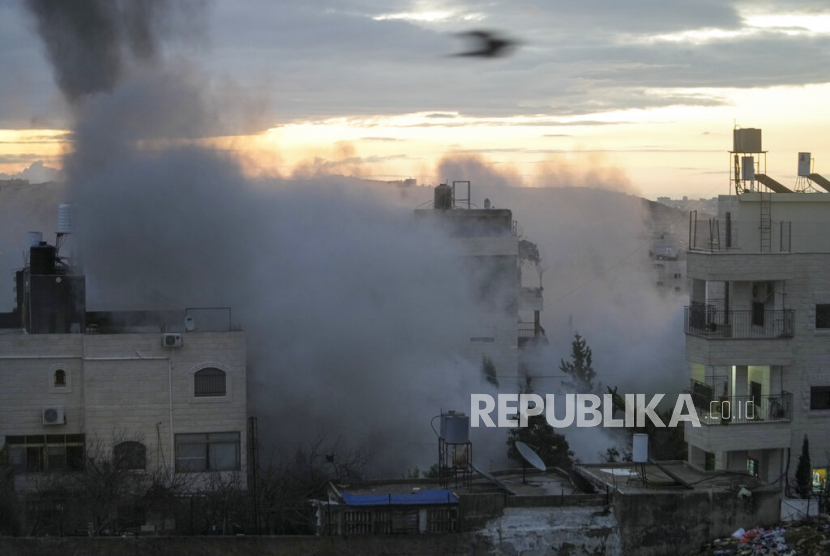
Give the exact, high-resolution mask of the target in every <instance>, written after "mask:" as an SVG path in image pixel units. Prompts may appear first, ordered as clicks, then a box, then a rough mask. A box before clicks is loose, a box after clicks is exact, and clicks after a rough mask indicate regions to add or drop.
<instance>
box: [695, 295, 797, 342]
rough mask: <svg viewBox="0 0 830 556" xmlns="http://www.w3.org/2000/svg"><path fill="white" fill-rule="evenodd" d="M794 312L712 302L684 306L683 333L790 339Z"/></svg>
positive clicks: (719, 336)
mask: <svg viewBox="0 0 830 556" xmlns="http://www.w3.org/2000/svg"><path fill="white" fill-rule="evenodd" d="M794 320H795V311H793V310H792V309H781V310H777V311H765V310H761V309H752V310H749V311H724V310H722V309H719V308H718V307H717V306H715V305H708V304H699V305H691V306H687V307H686V321H685V332H686V334H690V335H692V336H700V337H702V338H733V339H737V340H746V339H764V338H766V339H770V338H792V337H793V322H794Z"/></svg>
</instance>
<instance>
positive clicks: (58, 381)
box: [53, 369, 66, 388]
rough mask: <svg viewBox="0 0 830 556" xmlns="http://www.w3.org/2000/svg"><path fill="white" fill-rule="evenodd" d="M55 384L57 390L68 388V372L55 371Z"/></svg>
mask: <svg viewBox="0 0 830 556" xmlns="http://www.w3.org/2000/svg"><path fill="white" fill-rule="evenodd" d="M53 384H54V385H55V388H66V371H64V370H63V369H58V370H57V371H55V378H54V381H53Z"/></svg>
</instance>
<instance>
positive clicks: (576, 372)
mask: <svg viewBox="0 0 830 556" xmlns="http://www.w3.org/2000/svg"><path fill="white" fill-rule="evenodd" d="M559 370H560V371H562V372H563V373H565V374H567V375H569V376H571V377H572V379H571V381H570V384H568V385H569V386H571V387H572V388H574V389H576V391H577V392H579V393H583V394H587V393H593V392H594V391H595V389H596V386H595V384H594V378H596V376H597V374H596V372H594V366H593V353H592V352H591V348H590V347H588V342H587V341H586V340H585V339H584V338H583V337H582V336H580V335H579V332H577V333H576V335H575V336H574V341H573V342H572V343H571V361H565V360H564V359H562V360H561V363H560V364H559Z"/></svg>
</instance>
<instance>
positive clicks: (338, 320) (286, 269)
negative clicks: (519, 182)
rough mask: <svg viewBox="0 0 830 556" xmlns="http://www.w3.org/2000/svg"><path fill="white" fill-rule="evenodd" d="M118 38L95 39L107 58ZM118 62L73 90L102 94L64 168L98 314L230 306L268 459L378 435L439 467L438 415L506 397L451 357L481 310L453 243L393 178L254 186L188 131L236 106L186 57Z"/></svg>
mask: <svg viewBox="0 0 830 556" xmlns="http://www.w3.org/2000/svg"><path fill="white" fill-rule="evenodd" d="M93 5H95V6H97V8H100V9H105V8H102V7H100V6H98V5H97V4H93ZM142 17H143V16H142ZM41 21H42V22H43V23H42V24H43V25H44V26H45V27H44V28H43V29H42V30H41V32H42V34H44V35H48V34H49V33H50V32H51V30H52V28H51V27H50V26H49V25H50V24H51V23H50V22H52V21H53V20H52V19H49V18H48V17H46V18H45V19H44V18H43V17H42V18H41ZM57 21H58V23H59V24H58V25H57V29H56V30H57V31H65V30H64V29H63V27H62V26H63V25H64V24H65V22H64V21H63V20H57ZM142 21H143V19H142ZM105 27H106V25H105ZM82 29H83V27H81V28H80V29H76V31H77V32H79V33H80V32H81V31H82ZM148 33H149V34H150V35H151V36H152V31H148ZM116 42H117V41H116ZM112 46H113V44H112V41H106V42H104V43H101V44H98V43H93V44H91V45H87V46H85V48H90V49H92V50H93V51H95V52H94V53H93V54H91V59H92V60H96V59H98V58H100V57H102V56H104V57H106V56H109V55H108V54H106V53H100V52H98V49H109V48H111V47H112ZM117 46H118V45H117V44H116V47H117ZM122 46H123V45H122ZM81 55H82V56H83V54H81ZM63 63H64V62H63V61H62V60H59V61H58V63H57V67H56V72H57V74H58V76H60V75H62V74H63V72H64V71H67V70H68V69H69V68H68V67H65V66H64V65H62V64H63ZM104 70H105V71H106V72H109V75H107V76H100V77H94V78H90V79H89V80H88V81H87V80H85V81H83V83H74V84H72V86H71V87H70V88H68V89H67V88H64V90H65V91H66V94H67V96H68V100H70V101H74V100H76V98H77V94H78V91H81V92H82V93H90V94H88V96H86V97H85V98H83V100H82V102H81V103H79V105H78V109H77V112H76V114H77V117H78V121H77V123H76V125H75V129H74V142H73V147H74V150H73V152H72V153H71V154H69V155H67V157H66V158H65V161H64V167H65V170H66V174H67V179H68V186H69V190H70V194H71V198H72V201H73V202H74V203H75V207H76V211H77V217H78V221H79V222H80V225H79V229H78V233H77V234H76V238H75V239H76V241H77V248H78V254H79V255H80V257H81V261H82V264H83V268H84V271H85V273H86V274H87V284H88V289H89V291H88V300H89V306H90V309H92V310H95V309H105V308H107V309H112V308H122V309H128V308H133V309H134V308H181V307H197V306H217V305H223V306H230V307H232V308H233V311H234V313H233V314H234V317H235V318H234V320H235V321H238V322H239V323H241V324H242V325H243V326H244V328H245V331H246V338H247V342H248V359H249V367H248V373H249V375H248V376H249V385H250V388H249V392H250V399H249V409H250V412H251V413H252V414H254V415H257V416H258V417H259V418H260V421H259V423H260V435H261V441H262V442H263V444H264V446H263V451H264V452H265V453H266V454H267V453H268V451H269V450H274V451H275V452H276V454H277V455H278V456H279V455H280V454H282V455H290V454H291V453H293V451H294V450H296V449H297V448H298V447H299V446H302V445H307V444H308V443H311V442H313V441H314V440H315V439H316V438H317V437H318V435H323V436H325V437H326V439H327V440H328V441H329V442H334V441H337V440H340V444H341V446H343V445H345V446H352V447H354V446H356V445H358V444H365V445H368V446H369V447H370V449H371V450H372V451H373V452H374V453H375V461H376V462H377V464H378V469H379V470H381V471H385V472H394V473H399V472H400V471H401V470H403V469H405V468H407V467H412V466H414V465H419V466H421V467H422V468H424V467H428V466H429V465H430V464H431V463H433V459H434V454H435V446H436V441H435V438H434V436H433V433H432V431H431V429H430V427H429V423H430V418H431V417H432V416H434V415H435V414H436V413H438V412H439V410H440V409H441V408H444V409H448V408H454V409H460V410H463V409H465V408H466V407H468V405H469V394H470V393H471V392H487V391H488V390H492V389H491V388H490V387H488V386H487V385H486V383H485V382H484V380H483V379H482V375H481V372H480V369H479V364H480V362H474V363H470V362H468V361H465V360H462V359H460V358H458V357H457V356H456V355H455V353H454V352H455V347H456V346H457V345H458V343H459V335H461V334H463V331H465V330H468V329H469V328H470V323H471V322H475V321H476V320H478V319H479V318H480V317H479V315H478V312H477V311H478V308H477V306H476V305H475V304H474V303H473V302H472V301H471V300H470V297H469V295H468V292H469V289H470V288H469V283H468V278H467V275H466V273H465V271H464V268H463V267H462V264H461V262H460V260H459V254H458V253H457V252H456V251H455V250H454V249H453V247H452V246H451V245H450V244H448V242H447V241H446V238H445V236H444V235H443V234H442V233H441V232H440V231H439V230H435V229H430V228H428V227H427V226H425V224H424V223H420V224H419V223H418V222H417V220H416V219H415V218H414V215H413V212H412V209H413V205H412V204H410V203H409V202H405V203H402V202H401V201H400V200H399V199H398V198H396V197H394V196H391V195H389V192H388V190H386V189H382V188H380V187H373V186H368V185H366V184H360V183H358V182H356V181H349V180H343V179H336V178H331V177H326V178H316V179H308V180H297V179H295V180H260V181H254V180H248V179H246V178H245V177H243V175H242V172H241V170H240V168H239V166H238V164H237V162H236V161H235V160H234V159H232V158H231V157H230V156H228V155H225V154H222V153H220V152H216V151H214V150H211V149H207V148H200V147H195V146H192V145H190V146H188V145H186V144H182V143H181V142H180V141H177V140H176V139H175V138H183V137H194V136H199V135H202V132H203V131H204V130H205V129H209V128H211V127H212V126H213V125H214V123H215V122H214V121H213V114H215V113H217V112H221V111H222V109H223V108H224V107H223V106H217V105H215V104H214V97H212V95H211V93H210V82H209V81H208V80H206V79H204V76H203V75H202V74H201V73H199V72H198V71H196V70H194V69H193V68H192V67H189V66H187V65H184V64H183V63H182V62H180V61H177V62H175V63H171V62H169V61H168V62H166V63H164V64H158V65H157V66H155V67H144V68H140V69H138V70H136V71H132V72H130V73H129V75H124V74H120V76H119V75H117V74H113V73H112V72H111V71H110V68H109V67H106V68H104ZM96 80H98V81H96ZM115 81H117V84H116V83H115ZM109 88H111V90H108V89H109ZM102 90H106V92H99V91H102ZM91 93H95V94H91ZM162 139H163V140H164V143H163V144H164V146H163V147H162V146H161V145H162V143H160V142H159V140H162ZM498 432H499V437H498V441H497V442H496V443H495V446H496V450H497V455H499V454H503V452H504V446H503V442H504V440H503V434H504V433H503V431H498ZM481 453H486V450H482V452H481Z"/></svg>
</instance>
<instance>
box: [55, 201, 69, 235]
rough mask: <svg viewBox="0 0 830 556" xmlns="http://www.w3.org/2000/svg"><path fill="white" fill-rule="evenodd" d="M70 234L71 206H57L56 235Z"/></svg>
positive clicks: (64, 204) (63, 204)
mask: <svg viewBox="0 0 830 556" xmlns="http://www.w3.org/2000/svg"><path fill="white" fill-rule="evenodd" d="M71 232H72V205H69V204H67V203H61V204H60V205H58V233H59V234H68V233H71Z"/></svg>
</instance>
